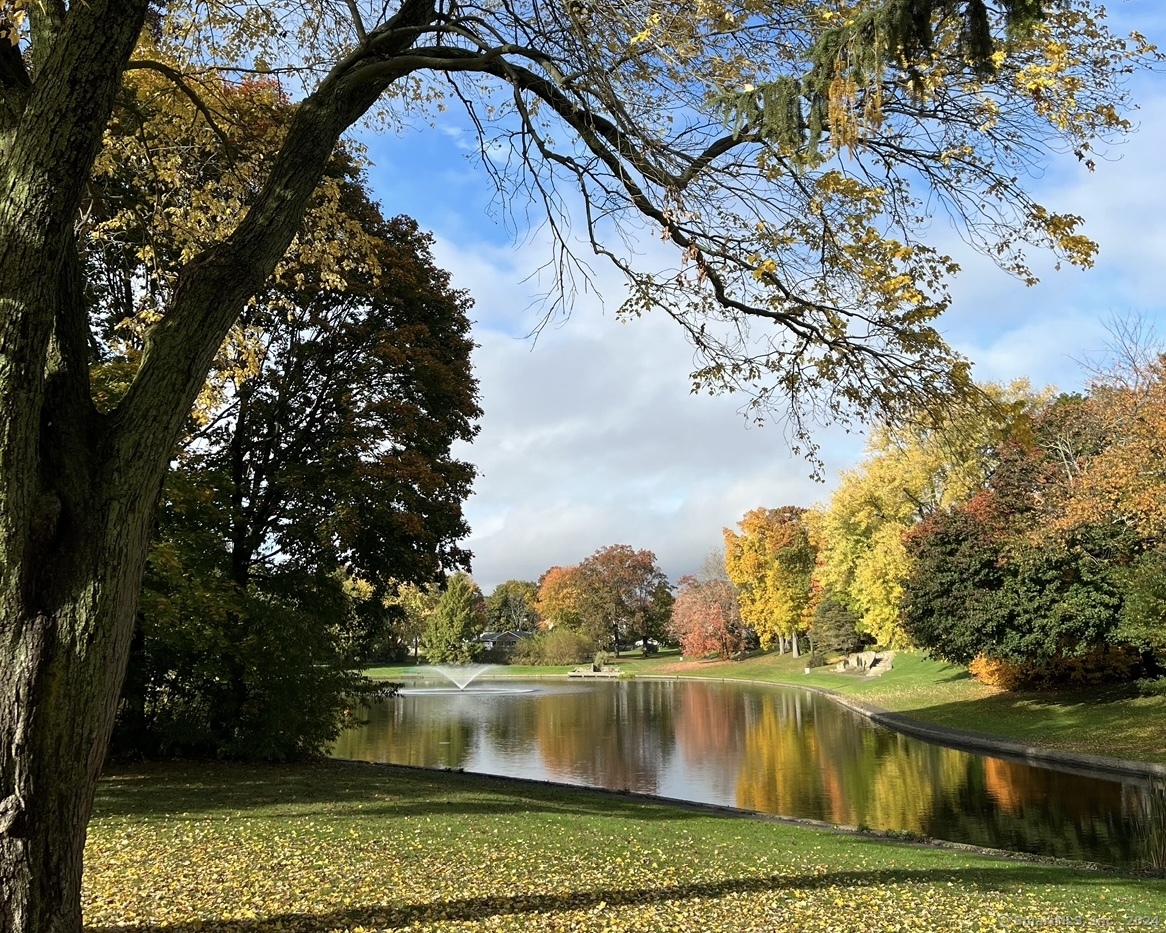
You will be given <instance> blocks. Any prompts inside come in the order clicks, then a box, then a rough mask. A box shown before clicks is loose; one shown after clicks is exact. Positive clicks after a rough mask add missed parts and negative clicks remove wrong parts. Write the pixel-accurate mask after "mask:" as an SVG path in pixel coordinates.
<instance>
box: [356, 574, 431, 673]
mask: <svg viewBox="0 0 1166 933" xmlns="http://www.w3.org/2000/svg"><path fill="white" fill-rule="evenodd" d="M389 590H390V592H389V595H388V596H387V597H385V603H386V605H387V606H388V607H389V608H390V609H392V610H395V611H396V614H397V616H398V621H397V623H396V624H395V625H391V626H389V627H388V628H387V629H386V630H385V631H384V633H383V637H382V640H381V641H380V643H379V645H378V647H377V649H374V650H373V652H372V653H371V656H372V657H373V658H376V659H377V660H385V661H394V660H397V659H398V658H399V657H400V656H401V655H402V654H404V653H405V652H408V651H411V652H412V653H413V663H414V664H417V663H418V661H419V660H420V657H419V653H420V650H421V642H422V640H423V639H424V638H425V633H426V631H427V630H428V629H429V622H430V620H431V619H432V618H433V614H434V613H435V612H436V611H437V606H438V604H439V603H440V602H441V589H440V588H439V587H438V585H437V584H436V583H424V584H418V583H396V584H393V585H391V586H390V587H389Z"/></svg>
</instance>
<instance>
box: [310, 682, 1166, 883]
mask: <svg viewBox="0 0 1166 933" xmlns="http://www.w3.org/2000/svg"><path fill="white" fill-rule="evenodd" d="M487 686H489V687H493V688H495V689H493V690H491V691H489V692H483V693H464V694H463V693H460V692H456V691H454V692H451V691H448V690H444V691H437V692H433V693H428V692H424V691H420V692H417V693H411V694H410V695H403V696H398V697H395V698H392V699H388V700H385V701H383V702H381V703H379V704H377V705H375V706H373V707H371V708H370V709H368V710H367V717H366V718H367V725H364V726H361V727H358V728H355V729H351V730H349V731H347V732H346V733H344V734H343V735H342V736H340V738H339V740H338V741H337V743H336V745H335V748H334V749H333V755H334V756H335V757H338V758H351V759H357V760H362V761H377V762H387V763H392V764H405V765H420V766H423V767H427V768H461V769H464V770H466V771H474V772H480V773H483V774H498V775H505V776H509V777H520V778H532V779H536V780H545V781H556V782H560V783H564V784H577V785H583V786H587V787H603V788H609V789H612V790H629V791H635V792H638V793H647V794H657V795H661V796H665V797H674V798H679V799H683V800H691V801H696V802H700V803H711V804H719V805H724V806H730V807H738V808H741V809H746V810H756V811H760V812H763V813H772V814H778V815H782V816H795V817H806V818H811V819H816V820H825V821H827V822H830V823H839V824H845V825H850V826H868V827H870V828H871V829H879V830H898V831H902V832H910V833H917V834H920V835H924V836H931V837H934V838H938V839H946V840H950V841H953V842H966V843H972V844H975V845H983V846H991V847H993V848H1002V849H1012V850H1015V851H1023V852H1035V853H1039V854H1043V855H1054V856H1060V857H1064V858H1074V859H1085V860H1089V861H1097V862H1102V863H1105V864H1110V865H1126V866H1134V865H1139V864H1142V863H1143V862H1144V860H1145V859H1146V857H1147V852H1148V846H1150V845H1158V846H1161V840H1160V839H1157V840H1155V839H1153V838H1152V837H1153V835H1154V834H1153V833H1150V834H1149V835H1150V837H1151V838H1149V839H1147V833H1146V832H1145V830H1144V828H1143V827H1144V826H1145V825H1146V822H1147V814H1149V813H1150V812H1151V809H1152V807H1153V804H1154V801H1155V800H1159V799H1161V794H1160V793H1154V792H1152V791H1151V789H1150V787H1149V785H1148V782H1146V781H1140V780H1138V779H1133V778H1130V779H1122V780H1106V779H1100V778H1096V777H1088V776H1083V775H1080V774H1072V773H1066V772H1062V771H1055V770H1052V769H1049V768H1041V767H1034V766H1032V765H1028V764H1024V763H1020V762H1016V761H1010V760H1005V759H1001V758H988V757H984V756H980V755H975V754H969V753H967V752H961V751H956V750H954V749H950V748H944V747H942V746H938V745H931V744H929V743H927V742H923V741H920V740H918V739H913V738H910V737H908V736H903V735H899V734H898V733H895V732H892V731H890V730H887V729H884V728H882V727H879V726H875V725H873V724H871V723H870V722H868V721H867V720H865V719H863V718H862V717H860V716H858V715H857V714H855V713H853V712H851V711H850V710H848V709H846V708H844V707H842V706H839V705H838V704H837V703H833V702H831V701H830V700H829V699H827V698H826V697H823V696H819V695H815V694H814V693H811V692H809V691H806V690H797V689H795V688H776V687H762V686H754V685H748V684H734V683H712V682H701V681H652V680H630V681H604V682H586V683H574V682H567V683H546V682H542V683H533V682H532V683H513V682H506V684H501V683H498V682H494V683H492V684H489V685H487ZM498 688H506V689H498ZM510 688H513V689H514V691H515V692H511V689H510ZM518 691H521V692H518ZM1151 822H1153V821H1151ZM1158 823H1159V825H1160V819H1159V820H1158Z"/></svg>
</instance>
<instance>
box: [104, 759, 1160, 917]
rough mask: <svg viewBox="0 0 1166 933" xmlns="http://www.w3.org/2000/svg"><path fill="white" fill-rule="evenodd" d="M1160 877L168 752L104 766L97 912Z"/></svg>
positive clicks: (1003, 902) (1059, 907) (400, 905)
mask: <svg viewBox="0 0 1166 933" xmlns="http://www.w3.org/2000/svg"><path fill="white" fill-rule="evenodd" d="M288 791H291V792H293V793H294V796H295V798H296V799H292V796H293V793H288ZM280 801H282V802H280ZM1147 887H1148V886H1146V885H1142V886H1140V887H1139V886H1138V885H1137V884H1136V883H1134V882H1129V881H1126V882H1122V881H1121V880H1120V879H1112V878H1107V877H1105V876H1097V877H1096V878H1084V879H1082V878H1080V877H1078V876H1076V875H1074V874H1073V873H1071V872H1069V871H1066V870H1058V869H1051V868H1048V867H1046V866H1029V865H1023V864H1017V863H1008V862H998V861H991V860H986V859H979V858H977V857H975V856H969V855H966V854H962V853H953V852H944V851H929V850H925V849H915V848H905V847H899V846H888V845H885V844H877V843H872V842H866V841H862V840H861V839H855V838H853V837H846V836H839V835H835V834H830V833H825V832H821V831H817V830H810V829H804V828H800V827H788V826H781V825H774V824H771V823H761V822H751V821H745V820H738V819H729V818H725V817H719V816H709V815H702V814H698V813H696V812H693V811H683V810H671V809H667V808H663V807H656V806H647V805H643V804H640V803H636V802H633V801H629V800H624V799H619V798H613V797H610V796H598V795H589V794H583V793H575V792H566V793H563V792H560V791H555V790H551V789H547V788H537V787H527V788H518V787H516V786H515V785H512V784H505V783H502V784H490V783H486V782H482V781H478V780H476V779H474V778H472V777H469V776H460V775H426V774H424V773H423V772H410V771H399V770H396V769H385V768H381V767H377V766H351V765H339V764H338V765H335V766H316V767H314V768H309V769H303V768H294V767H283V768H254V767H252V768H246V767H243V766H227V765H200V766H197V767H192V766H184V765H170V766H163V767H157V766H155V767H152V768H150V769H148V770H146V771H144V772H141V773H136V774H133V773H126V774H122V775H115V776H114V777H113V778H111V779H110V780H109V781H108V782H107V783H106V785H105V787H104V788H103V791H102V799H101V801H100V802H99V810H98V815H97V818H96V819H95V820H94V822H93V824H92V826H91V830H90V837H89V846H88V849H87V854H86V888H85V897H84V901H85V921H86V928H87V930H89V931H90V933H98V931H103V933H104V931H112V930H114V929H118V930H123V931H135V933H136V931H141V933H145V931H146V930H156V929H159V928H163V929H166V930H167V931H169V933H185V931H193V930H196V929H197V930H224V931H236V933H269V931H270V933H274V931H298V933H317V931H320V933H323V931H340V930H345V931H353V933H355V931H373V930H403V929H412V930H433V931H453V930H499V931H506V930H513V931H522V933H533V931H605V930H606V931H636V933H640V931H684V933H688V931H696V930H699V931H722V930H723V931H750V930H757V931H761V930H765V931H775V930H791V931H792V930H798V931H818V933H828V931H839V933H841V931H849V930H853V929H855V926H854V924H855V922H856V919H857V918H859V917H861V923H862V929H864V930H871V931H892V930H895V931H900V930H940V929H943V930H967V931H988V930H1008V929H1015V928H1016V926H1015V922H1016V921H1017V920H1018V919H1023V918H1031V917H1038V916H1043V915H1052V914H1058V913H1070V912H1072V913H1082V914H1084V913H1088V915H1089V916H1091V917H1093V918H1097V919H1103V918H1104V919H1110V920H1111V921H1112V922H1114V923H1122V922H1127V921H1128V920H1129V919H1130V918H1131V917H1132V916H1133V912H1134V911H1136V912H1138V913H1143V914H1146V913H1153V911H1154V910H1155V909H1156V905H1157V909H1163V908H1162V904H1163V895H1162V893H1161V892H1160V891H1159V892H1157V894H1156V895H1155V894H1154V889H1148V890H1147ZM1098 895H1104V898H1105V899H1099V898H1098ZM1139 897H1141V898H1142V903H1141V905H1139V904H1138V903H1137V900H1138V898H1139Z"/></svg>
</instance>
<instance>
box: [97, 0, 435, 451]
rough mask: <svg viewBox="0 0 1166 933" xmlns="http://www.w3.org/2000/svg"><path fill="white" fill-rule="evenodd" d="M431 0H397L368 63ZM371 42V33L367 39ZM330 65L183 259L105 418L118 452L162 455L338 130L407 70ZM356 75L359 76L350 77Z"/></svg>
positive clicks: (389, 47) (423, 14) (272, 259)
mask: <svg viewBox="0 0 1166 933" xmlns="http://www.w3.org/2000/svg"><path fill="white" fill-rule="evenodd" d="M435 15H436V14H435V10H434V5H433V0H406V2H405V3H404V4H403V5H402V6H401V8H400V10H398V12H397V13H396V14H395V15H394V16H393V17H391V18H390V19H389V20H388V21H387V22H386V23H385V25H384V26H382V27H381V28H380V29H378V30H377V32H376V35H377V36H378V38H379V37H382V36H384V35H392V34H394V33H395V34H397V35H398V36H399V38H398V40H397V42H396V43H395V44H394V43H393V42H391V41H383V42H382V41H378V45H377V50H376V52H375V53H369V52H368V51H367V47H365V52H366V54H369V55H375V59H376V60H378V61H379V60H384V59H392V58H394V57H397V58H400V57H404V56H405V53H406V52H407V50H408V47H409V44H410V43H412V41H413V37H414V36H415V35H416V33H415V31H414V30H415V29H416V28H417V27H420V26H423V25H425V24H427V23H430V22H432V21H433V19H434V16H435ZM371 39H372V37H371V36H370V41H371ZM345 61H346V62H347V64H346V65H344V66H343V67H342V65H337V67H336V68H334V69H333V70H332V71H331V72H330V73H329V74H328V75H327V76H326V77H325V78H324V80H323V81H322V82H321V83H320V86H319V87H318V88H317V89H316V91H315V92H314V93H312V94H311V95H310V96H309V97H308V98H307V99H305V100H304V101H303V102H302V103H301V104H300V105H299V106H298V107H297V108H296V111H295V115H294V117H293V119H292V123H291V126H290V127H289V129H288V133H287V137H286V138H285V140H284V143H283V145H282V147H281V149H280V151H279V154H278V155H277V156H276V158H275V160H274V162H273V165H272V169H271V172H270V174H269V175H268V177H267V180H266V181H265V183H264V185H263V187H262V188H261V190H260V191H259V194H258V195H257V196H256V198H255V200H254V202H253V203H252V204H251V206H250V208H249V209H248V210H247V212H246V214H245V215H244V217H243V219H242V220H241V221H240V222H239V225H238V226H237V227H236V228H235V230H234V232H233V233H232V234H231V235H230V236H229V237H227V238H226V239H225V240H224V241H223V242H221V243H219V244H218V245H216V246H214V247H212V248H211V249H209V250H207V251H206V252H205V253H204V254H203V255H201V256H199V257H198V258H196V259H195V260H193V261H191V262H190V263H188V264H187V265H186V266H185V267H184V268H183V270H182V271H181V273H180V274H179V277H178V281H177V283H176V286H175V289H174V295H173V298H172V299H171V302H170V307H169V309H168V311H167V313H166V315H165V317H164V318H163V320H162V321H161V322H160V323H159V324H158V325H157V326H156V327H155V328H154V329H153V331H152V332H151V333H150V335H149V337H148V339H147V342H146V346H145V351H144V353H143V357H142V363H141V366H140V368H139V370H138V373H137V376H136V378H135V379H134V383H133V385H132V386H131V387H130V390H129V392H128V393H127V395H126V397H125V399H124V400H123V402H122V404H121V405H119V406H118V409H117V410H116V412H115V413H114V432H115V438H116V442H117V444H118V445H119V451H120V454H121V455H122V456H123V457H126V458H129V459H130V460H136V459H138V458H142V457H145V458H149V459H152V460H159V459H161V458H165V457H168V456H169V454H170V444H171V443H172V441H173V438H175V437H177V435H178V432H179V430H180V429H181V425H182V421H183V419H185V417H186V414H187V412H188V411H189V410H190V405H191V404H192V403H193V400H194V397H195V396H196V394H197V393H198V390H199V387H200V386H201V385H202V383H203V380H204V379H205V378H206V372H207V370H208V368H209V366H210V364H211V361H212V359H213V357H214V353H215V352H216V350H217V349H218V346H219V343H220V342H221V340H222V339H223V337H224V336H225V335H226V333H227V330H228V329H229V328H230V325H231V323H232V322H233V321H234V320H235V318H236V317H237V316H238V314H239V312H240V311H241V310H242V308H243V305H244V304H245V303H246V301H247V300H248V299H249V298H251V297H252V296H253V295H255V294H256V293H257V292H258V291H259V290H260V289H261V288H262V286H263V283H264V282H265V281H266V280H267V278H268V276H269V275H270V274H271V273H272V271H273V270H274V269H275V266H276V264H277V263H278V262H279V260H280V258H282V256H283V254H284V253H285V252H286V250H287V248H288V246H289V244H290V243H291V241H292V239H293V237H294V236H295V234H296V232H297V231H298V229H299V227H300V223H301V221H302V218H303V214H304V211H305V209H306V207H307V204H308V201H309V199H310V197H311V195H312V192H313V191H314V190H315V188H316V185H317V183H318V181H319V179H320V178H321V176H322V174H323V172H324V169H325V167H326V166H327V163H328V160H329V159H330V158H331V156H332V153H333V151H334V150H335V147H336V144H337V142H338V141H339V139H340V136H341V134H342V133H343V132H344V131H345V130H346V129H347V128H348V127H349V126H351V125H352V124H353V123H355V122H356V121H357V120H358V119H359V118H360V117H361V116H362V115H363V114H364V113H365V112H366V111H367V110H368V109H369V108H370V107H371V106H372V105H373V104H374V103H375V101H376V99H377V98H378V97H379V96H380V94H381V93H382V92H383V91H384V90H385V89H386V88H387V87H388V86H389V85H390V84H391V83H392V82H393V81H394V80H396V79H397V78H398V77H400V76H402V75H404V74H407V73H408V69H404V70H402V69H397V70H385V71H382V72H378V73H376V74H375V75H374V74H370V73H369V72H361V68H362V67H364V65H365V64H366V63H365V61H364V60H363V59H362V58H361V57H360V56H359V55H356V54H355V53H354V55H351V56H349V58H348V59H346V60H345ZM358 74H359V76H357V75H358Z"/></svg>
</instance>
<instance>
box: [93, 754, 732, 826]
mask: <svg viewBox="0 0 1166 933" xmlns="http://www.w3.org/2000/svg"><path fill="white" fill-rule="evenodd" d="M515 807H520V808H522V810H523V811H525V812H544V813H561V814H565V815H577V814H595V815H601V816H609V817H611V816H614V817H623V818H626V819H635V820H641V821H644V820H646V821H653V822H663V821H677V820H686V819H697V818H701V817H705V816H707V815H708V814H709V812H710V810H711V809H712V808H708V807H701V806H699V805H693V806H690V807H686V806H685V805H684V804H682V803H679V802H677V803H675V804H674V803H671V802H669V803H666V804H662V803H656V802H653V801H646V800H640V799H637V798H635V797H630V796H625V795H622V794H620V793H618V792H615V791H603V790H587V789H584V788H577V787H565V786H557V785H554V784H550V783H545V784H544V783H541V782H528V781H520V780H515V779H510V778H499V777H491V776H487V775H479V774H462V773H460V772H450V771H445V772H434V771H432V770H430V769H424V768H409V767H402V766H396V765H377V764H369V763H366V762H349V761H321V762H315V763H312V764H307V765H304V764H296V765H286V766H281V765H247V764H236V763H227V762H164V763H148V764H142V765H137V766H122V767H121V768H117V769H114V770H112V771H111V772H110V773H108V774H107V775H106V776H105V777H104V778H103V780H102V782H101V784H100V785H99V787H98V793H97V804H96V810H95V813H96V816H97V817H98V818H109V817H130V818H135V817H136V818H158V817H173V816H176V815H187V816H190V817H208V816H209V817H213V816H215V815H216V814H220V813H221V814H230V815H234V814H244V815H254V816H269V817H280V816H287V817H294V818H301V817H305V816H328V815H330V816H336V817H339V816H354V815H358V814H359V815H363V816H370V815H376V814H384V815H386V816H390V815H391V816H413V815H425V814H430V813H437V814H443V815H448V814H451V813H457V814H464V815H489V814H503V815H504V814H508V813H512V812H513V811H514V809H515ZM716 812H718V813H720V812H722V811H721V810H720V809H717V811H716ZM726 812H728V811H726ZM729 815H733V814H732V813H731V812H730V813H729ZM741 815H742V816H744V815H745V814H744V813H742V814H741Z"/></svg>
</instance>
